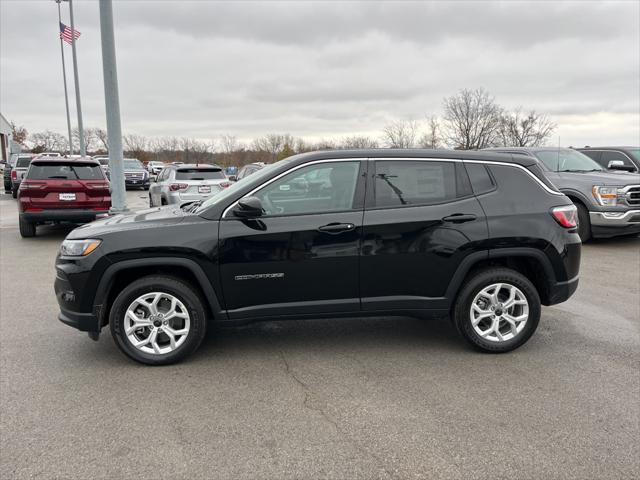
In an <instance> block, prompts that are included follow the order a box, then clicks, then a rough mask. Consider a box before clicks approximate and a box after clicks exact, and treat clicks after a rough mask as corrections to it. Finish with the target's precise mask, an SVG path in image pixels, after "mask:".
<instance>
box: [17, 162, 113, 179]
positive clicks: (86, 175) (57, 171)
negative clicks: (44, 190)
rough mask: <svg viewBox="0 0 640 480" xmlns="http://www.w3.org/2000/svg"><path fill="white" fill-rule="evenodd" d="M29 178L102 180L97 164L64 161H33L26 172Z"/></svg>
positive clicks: (100, 170)
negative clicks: (78, 163)
mask: <svg viewBox="0 0 640 480" xmlns="http://www.w3.org/2000/svg"><path fill="white" fill-rule="evenodd" d="M27 178H28V179H30V180H49V179H51V180H54V179H58V180H104V175H103V174H102V169H101V168H100V166H99V165H87V164H84V165H83V164H80V165H71V164H65V163H62V164H61V163H60V162H56V163H35V164H33V165H31V167H30V168H29V171H28V173H27Z"/></svg>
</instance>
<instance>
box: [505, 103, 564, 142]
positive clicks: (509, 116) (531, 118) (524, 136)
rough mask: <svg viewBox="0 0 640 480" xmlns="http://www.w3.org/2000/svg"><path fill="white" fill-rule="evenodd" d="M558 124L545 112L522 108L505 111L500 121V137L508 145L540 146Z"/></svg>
mask: <svg viewBox="0 0 640 480" xmlns="http://www.w3.org/2000/svg"><path fill="white" fill-rule="evenodd" d="M555 129H556V124H555V123H553V122H552V121H551V120H550V119H549V117H547V116H546V115H545V114H541V113H538V112H536V111H535V110H531V111H530V112H529V113H527V114H523V113H522V109H521V108H517V109H516V110H515V111H513V112H504V113H503V114H502V118H501V122H500V138H501V140H502V145H504V146H506V147H539V146H541V145H544V143H545V141H546V140H547V139H548V138H549V137H550V136H551V135H552V134H553V132H554V130H555Z"/></svg>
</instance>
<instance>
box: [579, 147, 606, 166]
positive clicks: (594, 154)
mask: <svg viewBox="0 0 640 480" xmlns="http://www.w3.org/2000/svg"><path fill="white" fill-rule="evenodd" d="M581 152H582V153H584V154H585V155H586V156H587V157H589V158H591V159H592V160H595V161H596V162H598V163H600V154H601V153H602V152H600V151H599V150H581Z"/></svg>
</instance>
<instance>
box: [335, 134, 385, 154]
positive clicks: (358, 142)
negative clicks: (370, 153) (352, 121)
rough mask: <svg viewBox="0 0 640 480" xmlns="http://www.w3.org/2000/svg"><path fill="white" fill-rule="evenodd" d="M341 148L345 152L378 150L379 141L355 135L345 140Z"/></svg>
mask: <svg viewBox="0 0 640 480" xmlns="http://www.w3.org/2000/svg"><path fill="white" fill-rule="evenodd" d="M340 148H343V149H345V150H362V149H365V148H378V141H377V140H376V139H374V138H369V137H366V136H363V135H353V136H351V137H346V138H343V139H342V141H341V142H340Z"/></svg>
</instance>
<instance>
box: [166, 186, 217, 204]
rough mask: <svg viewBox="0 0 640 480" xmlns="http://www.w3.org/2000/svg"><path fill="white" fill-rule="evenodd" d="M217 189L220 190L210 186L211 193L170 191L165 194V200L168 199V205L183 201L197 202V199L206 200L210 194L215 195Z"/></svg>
mask: <svg viewBox="0 0 640 480" xmlns="http://www.w3.org/2000/svg"><path fill="white" fill-rule="evenodd" d="M219 191H220V190H219V189H217V188H216V187H212V188H211V193H201V194H198V193H190V194H184V193H179V192H170V193H169V195H167V201H168V203H169V204H170V205H173V204H180V203H185V202H197V201H198V200H206V199H207V198H209V197H210V196H212V195H215V194H216V193H218V192H219Z"/></svg>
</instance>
